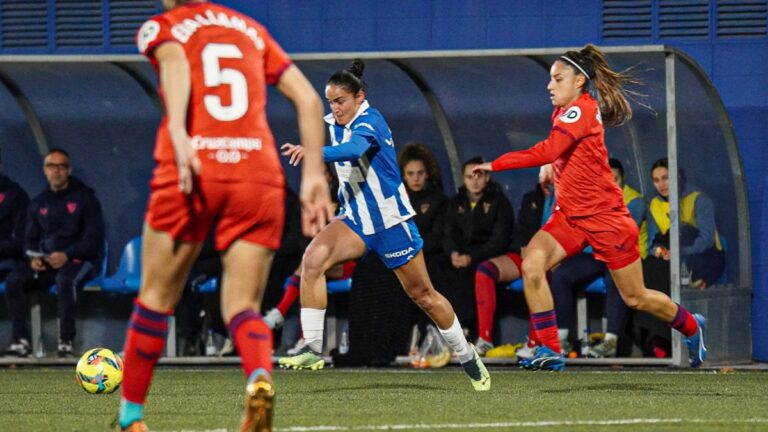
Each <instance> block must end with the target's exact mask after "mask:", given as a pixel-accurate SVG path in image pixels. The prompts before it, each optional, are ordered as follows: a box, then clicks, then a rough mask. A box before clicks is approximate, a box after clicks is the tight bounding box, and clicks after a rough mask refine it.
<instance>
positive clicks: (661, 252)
mask: <svg viewBox="0 0 768 432" xmlns="http://www.w3.org/2000/svg"><path fill="white" fill-rule="evenodd" d="M653 256H655V257H656V258H659V259H663V260H664V261H669V260H670V259H671V258H672V256H671V255H670V253H669V249H667V248H665V247H664V246H656V247H654V248H653Z"/></svg>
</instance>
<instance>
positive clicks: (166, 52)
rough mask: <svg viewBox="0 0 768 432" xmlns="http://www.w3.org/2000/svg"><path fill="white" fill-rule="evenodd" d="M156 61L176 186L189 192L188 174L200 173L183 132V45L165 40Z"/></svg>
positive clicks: (185, 97) (187, 88)
mask: <svg viewBox="0 0 768 432" xmlns="http://www.w3.org/2000/svg"><path fill="white" fill-rule="evenodd" d="M155 58H156V59H157V61H158V63H159V65H160V85H161V88H162V89H163V95H164V98H165V109H166V117H167V118H168V132H169V133H170V135H171V142H172V143H173V150H174V153H175V155H176V167H177V168H178V170H179V189H180V190H181V191H182V192H184V193H186V194H188V193H190V192H192V177H193V175H194V174H199V173H200V168H201V164H200V159H198V157H197V151H196V150H195V149H194V148H193V147H192V144H191V143H190V139H189V134H188V133H187V126H186V120H187V108H188V107H189V93H190V88H191V84H190V72H189V62H188V61H187V56H186V54H185V53H184V49H183V48H182V47H181V45H180V44H178V43H176V42H166V43H164V44H162V45H160V46H159V47H158V48H157V49H156V50H155Z"/></svg>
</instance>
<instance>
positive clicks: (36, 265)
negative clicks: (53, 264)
mask: <svg viewBox="0 0 768 432" xmlns="http://www.w3.org/2000/svg"><path fill="white" fill-rule="evenodd" d="M29 266H30V267H31V268H32V270H34V271H45V263H44V262H43V259H42V258H32V259H31V260H30V261H29Z"/></svg>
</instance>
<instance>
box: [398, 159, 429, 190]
mask: <svg viewBox="0 0 768 432" xmlns="http://www.w3.org/2000/svg"><path fill="white" fill-rule="evenodd" d="M403 176H404V177H405V179H404V180H405V187H407V188H408V190H410V191H411V192H420V191H421V190H422V189H424V186H426V185H427V180H429V175H428V174H427V167H425V166H424V162H422V161H420V160H417V159H414V160H411V161H408V163H406V164H405V166H404V167H403Z"/></svg>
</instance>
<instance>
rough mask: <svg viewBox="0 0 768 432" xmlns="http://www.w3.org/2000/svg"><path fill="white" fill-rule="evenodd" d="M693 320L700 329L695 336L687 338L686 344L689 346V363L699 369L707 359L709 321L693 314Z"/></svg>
mask: <svg viewBox="0 0 768 432" xmlns="http://www.w3.org/2000/svg"><path fill="white" fill-rule="evenodd" d="M693 319H695V320H696V322H697V323H698V324H699V329H698V330H697V331H696V334H694V335H693V336H691V337H687V338H685V344H686V345H688V363H689V364H690V365H691V367H692V368H697V367H699V366H701V364H702V363H704V360H706V359H707V347H706V346H705V345H704V330H706V329H707V319H706V318H704V316H703V315H701V314H693Z"/></svg>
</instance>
